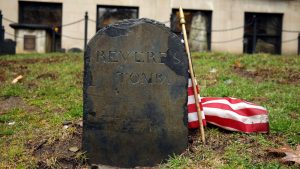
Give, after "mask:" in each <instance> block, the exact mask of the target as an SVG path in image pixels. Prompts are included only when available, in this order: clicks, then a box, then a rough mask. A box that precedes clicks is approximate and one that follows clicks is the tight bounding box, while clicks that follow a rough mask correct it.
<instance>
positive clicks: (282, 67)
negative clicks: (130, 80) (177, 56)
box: [0, 53, 300, 168]
mask: <svg viewBox="0 0 300 169" xmlns="http://www.w3.org/2000/svg"><path fill="white" fill-rule="evenodd" d="M193 63H194V68H195V73H196V76H197V79H198V80H199V83H200V85H201V95H202V96H209V97H224V96H230V97H236V98H240V99H244V100H247V101H250V102H254V103H256V104H259V105H262V106H264V107H266V108H267V109H268V111H269V120H270V133H268V134H242V133H236V132H228V131H225V130H221V129H219V128H217V127H213V126H210V125H209V126H208V127H206V129H205V131H206V138H207V144H206V145H202V144H201V143H199V142H198V141H197V140H198V139H199V133H198V132H197V131H190V134H189V138H188V139H189V149H188V150H187V151H186V152H184V153H183V154H182V155H179V156H171V157H170V158H169V160H168V161H167V162H166V163H164V164H160V165H159V168H298V167H299V165H298V164H294V163H285V164H284V163H281V162H280V161H279V159H280V158H281V157H282V156H281V154H271V153H269V152H268V150H269V149H271V148H279V147H282V146H284V145H289V146H290V147H292V148H294V149H295V147H296V146H297V145H298V144H300V58H299V56H274V55H266V54H256V55H234V54H228V53H193ZM82 72H83V54H81V53H79V54H71V53H67V54H62V53H52V54H24V55H15V56H2V57H0V147H1V148H0V168H63V167H65V168H84V167H87V166H86V164H85V162H86V156H85V155H84V152H81V133H82V131H81V130H82V82H83V78H82ZM19 75H22V76H23V78H22V79H21V80H19V81H18V82H17V83H15V84H12V83H11V82H12V80H13V79H14V78H16V77H17V76H19ZM174 141H176V140H174Z"/></svg>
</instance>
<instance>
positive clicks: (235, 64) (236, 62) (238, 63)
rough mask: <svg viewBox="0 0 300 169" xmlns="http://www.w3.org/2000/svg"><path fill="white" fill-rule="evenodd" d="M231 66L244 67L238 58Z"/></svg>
mask: <svg viewBox="0 0 300 169" xmlns="http://www.w3.org/2000/svg"><path fill="white" fill-rule="evenodd" d="M233 67H234V68H235V69H243V68H244V65H243V64H242V63H241V62H240V61H239V60H237V61H235V62H234V65H233Z"/></svg>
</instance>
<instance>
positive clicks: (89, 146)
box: [83, 19, 188, 167]
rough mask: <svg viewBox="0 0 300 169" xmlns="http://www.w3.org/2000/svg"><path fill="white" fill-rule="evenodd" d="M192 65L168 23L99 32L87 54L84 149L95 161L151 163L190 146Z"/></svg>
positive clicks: (124, 24)
mask: <svg viewBox="0 0 300 169" xmlns="http://www.w3.org/2000/svg"><path fill="white" fill-rule="evenodd" d="M187 80H188V63H187V58H186V55H185V54H184V48H183V45H182V44H181V41H180V38H179V37H178V36H176V35H175V34H174V33H172V32H171V31H170V30H169V28H166V27H165V26H164V25H162V24H160V23H158V22H155V21H152V20H148V19H139V20H127V21H124V22H121V23H117V24H115V25H111V26H108V27H106V28H104V29H102V30H100V31H99V32H98V33H97V34H96V35H95V36H94V37H93V39H92V40H91V41H90V42H89V44H88V47H87V50H86V53H85V57H84V123H83V124H84V127H83V128H84V130H83V149H84V151H86V153H87V157H88V159H89V163H90V164H104V165H111V166H118V167H134V166H153V165H155V164H157V163H160V162H162V161H163V160H165V159H167V158H168V157H169V155H172V154H174V153H175V154H180V153H182V152H183V151H184V150H185V149H186V148H187V116H186V113H185V112H186V102H187Z"/></svg>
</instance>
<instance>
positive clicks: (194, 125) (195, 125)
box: [188, 120, 207, 129]
mask: <svg viewBox="0 0 300 169" xmlns="http://www.w3.org/2000/svg"><path fill="white" fill-rule="evenodd" d="M202 123H203V126H206V125H207V124H206V120H202ZM188 126H189V128H190V129H194V128H199V126H200V125H199V121H198V120H197V121H191V122H189V125H188Z"/></svg>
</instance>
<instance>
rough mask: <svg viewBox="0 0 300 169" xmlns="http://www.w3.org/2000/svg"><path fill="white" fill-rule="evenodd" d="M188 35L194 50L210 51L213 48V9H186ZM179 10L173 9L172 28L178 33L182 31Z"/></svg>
mask: <svg viewBox="0 0 300 169" xmlns="http://www.w3.org/2000/svg"><path fill="white" fill-rule="evenodd" d="M184 16H185V21H186V31H187V36H188V37H189V41H190V48H191V50H192V51H208V50H210V49H211V16H212V12H211V11H198V10H185V11H184ZM179 20H180V19H179V10H178V9H173V11H172V16H171V29H172V31H173V32H175V33H176V34H180V33H181V25H180V23H179Z"/></svg>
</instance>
